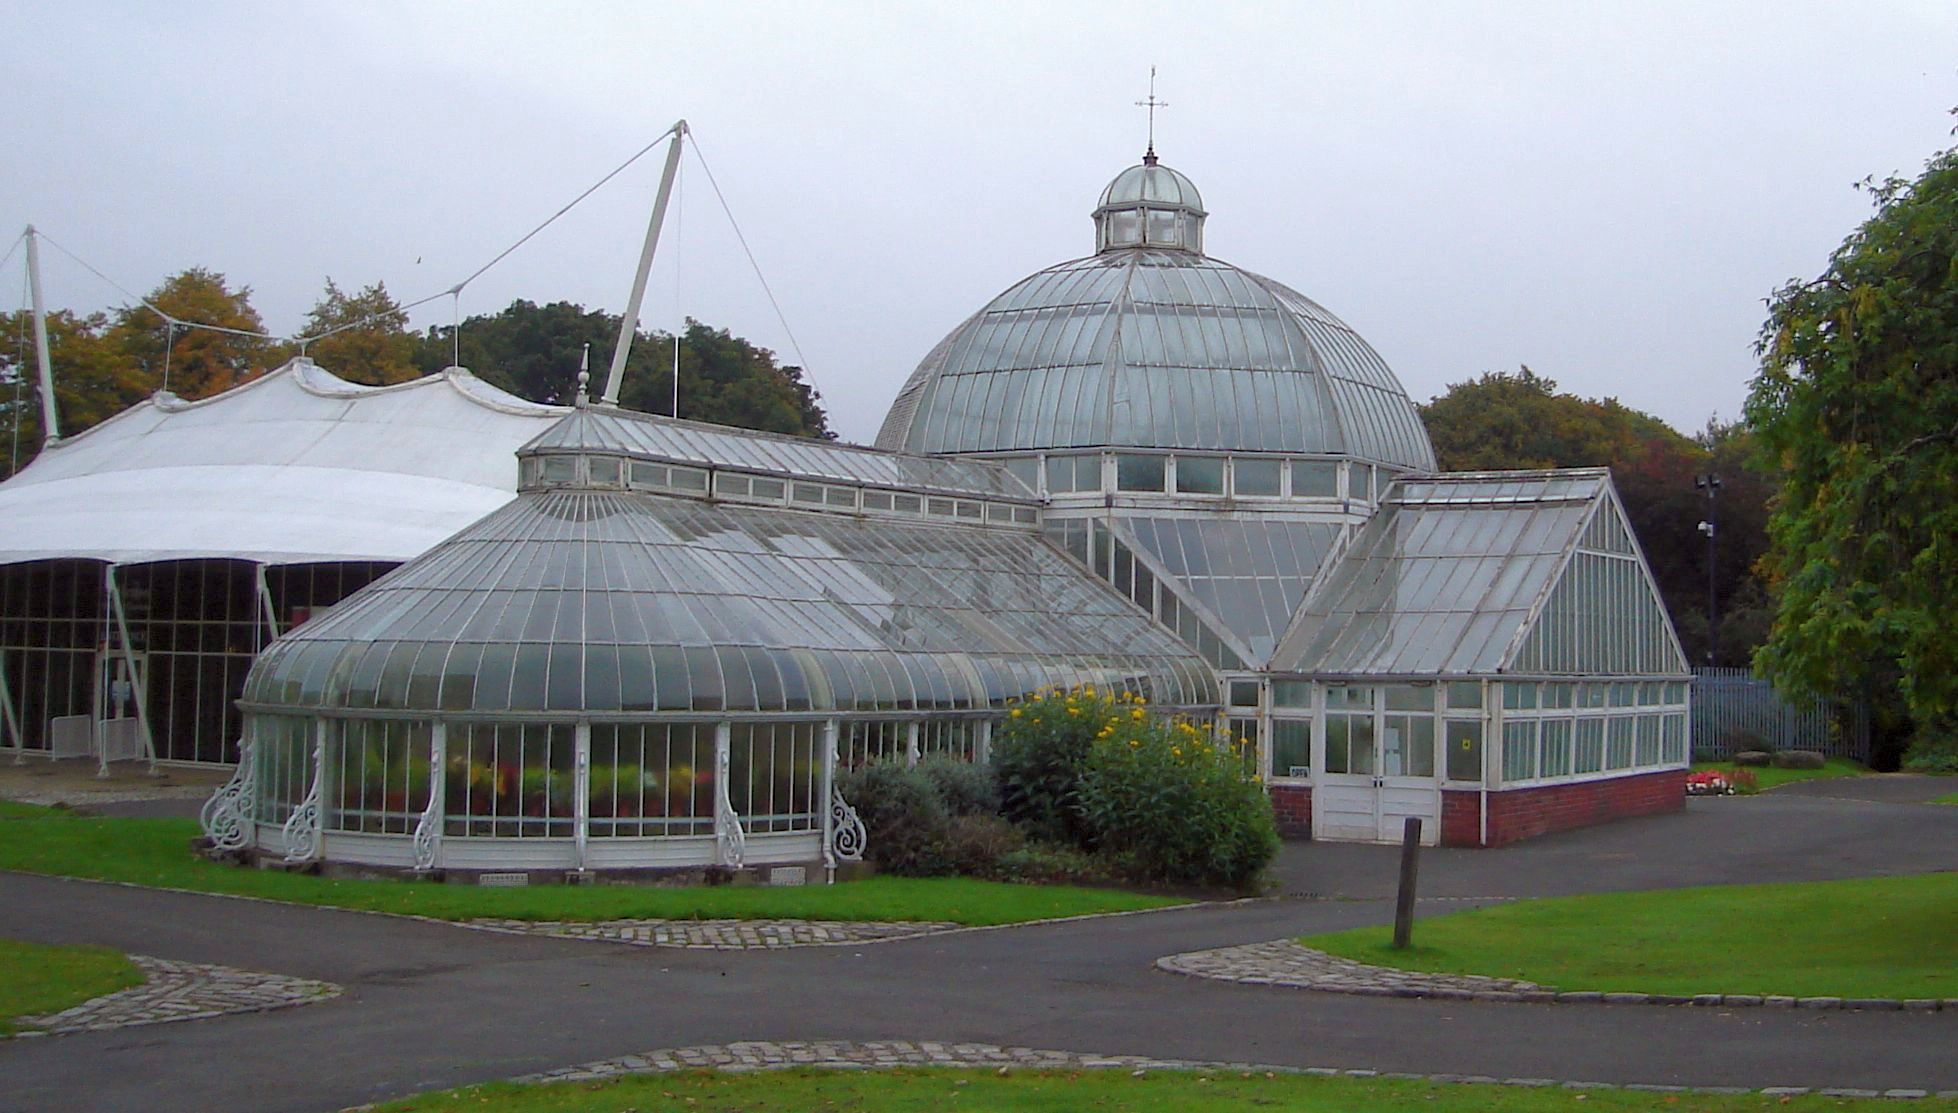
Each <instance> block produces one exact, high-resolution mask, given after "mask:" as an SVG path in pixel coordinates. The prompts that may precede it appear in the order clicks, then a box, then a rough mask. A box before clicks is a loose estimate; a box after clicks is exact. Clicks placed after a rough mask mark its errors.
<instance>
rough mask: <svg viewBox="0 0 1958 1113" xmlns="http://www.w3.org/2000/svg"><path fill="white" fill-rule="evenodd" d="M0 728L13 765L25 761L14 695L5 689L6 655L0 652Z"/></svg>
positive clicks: (24, 750)
mask: <svg viewBox="0 0 1958 1113" xmlns="http://www.w3.org/2000/svg"><path fill="white" fill-rule="evenodd" d="M0 727H5V728H6V730H7V741H8V744H9V745H11V746H12V747H13V748H14V764H15V765H20V764H23V763H24V762H26V761H27V736H26V735H24V734H22V733H21V732H20V713H19V712H18V711H16V710H14V694H13V691H12V689H10V688H8V687H7V654H6V651H5V650H0Z"/></svg>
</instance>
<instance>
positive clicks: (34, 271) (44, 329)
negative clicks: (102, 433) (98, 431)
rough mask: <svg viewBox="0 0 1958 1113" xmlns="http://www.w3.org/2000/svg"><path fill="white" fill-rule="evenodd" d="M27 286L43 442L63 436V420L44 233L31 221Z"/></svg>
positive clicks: (28, 229) (46, 443)
mask: <svg viewBox="0 0 1958 1113" xmlns="http://www.w3.org/2000/svg"><path fill="white" fill-rule="evenodd" d="M27 286H28V289H29V290H31V291H32V294H33V300H34V356H35V359H36V360H37V361H38V362H39V363H40V365H41V443H42V444H44V445H48V444H53V443H55V442H56V441H58V440H60V439H61V423H60V422H59V421H58V420H56V418H55V409H54V369H53V367H52V366H51V365H50V364H49V363H48V314H47V308H46V306H45V305H44V304H43V303H42V301H41V236H40V233H38V232H36V231H34V226H33V225H32V224H30V225H28V226H27Z"/></svg>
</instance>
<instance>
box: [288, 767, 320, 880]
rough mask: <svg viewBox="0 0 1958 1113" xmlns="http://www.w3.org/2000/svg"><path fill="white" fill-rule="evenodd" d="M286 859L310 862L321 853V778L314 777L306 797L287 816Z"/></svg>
mask: <svg viewBox="0 0 1958 1113" xmlns="http://www.w3.org/2000/svg"><path fill="white" fill-rule="evenodd" d="M285 837H286V859H285V860H286V861H287V862H310V861H312V860H313V859H315V858H317V857H319V855H320V779H319V778H318V777H314V778H313V784H312V787H311V788H308V789H307V790H306V798H305V799H304V800H301V801H300V802H299V806H298V807H296V808H294V809H292V815H290V816H288V817H287V818H286V825H285Z"/></svg>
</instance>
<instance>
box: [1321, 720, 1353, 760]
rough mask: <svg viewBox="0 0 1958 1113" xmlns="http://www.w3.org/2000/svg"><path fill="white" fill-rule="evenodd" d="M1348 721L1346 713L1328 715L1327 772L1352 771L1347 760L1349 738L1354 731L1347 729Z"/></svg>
mask: <svg viewBox="0 0 1958 1113" xmlns="http://www.w3.org/2000/svg"><path fill="white" fill-rule="evenodd" d="M1347 722H1348V720H1347V718H1346V716H1344V715H1328V716H1326V772H1328V773H1349V772H1352V770H1351V768H1350V763H1349V762H1348V761H1347V740H1348V738H1349V736H1350V735H1351V733H1352V732H1351V731H1349V730H1348V729H1347Z"/></svg>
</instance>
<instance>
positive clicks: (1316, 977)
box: [1156, 939, 1958, 1012]
mask: <svg viewBox="0 0 1958 1113" xmlns="http://www.w3.org/2000/svg"><path fill="white" fill-rule="evenodd" d="M1156 966H1157V968H1158V969H1162V970H1167V971H1168V972H1170V973H1172V974H1187V975H1189V976H1190V977H1193V978H1215V979H1217V980H1219V981H1226V982H1243V983H1245V984H1247V985H1276V986H1288V987H1291V988H1295V989H1316V990H1320V991H1322V992H1325V993H1351V994H1355V995H1358V996H1362V997H1438V998H1444V999H1452V1000H1459V1001H1525V1002H1531V1003H1537V1004H1548V1003H1553V1002H1554V1003H1559V1004H1591V1005H1597V1004H1604V1005H1709V1006H1720V1007H1723V1008H1736V1007H1739V1008H1756V1007H1764V1008H1784V1009H1795V1008H1800V1009H1862V1010H1869V1011H1887V1012H1897V1011H1903V1012H1938V1011H1940V1010H1943V1009H1950V1010H1955V1011H1958V997H1948V998H1943V999H1940V998H1936V997H1922V998H1909V999H1905V1000H1898V999H1896V998H1889V997H1776V996H1761V995H1758V994H1743V993H1699V994H1693V995H1684V994H1667V993H1601V992H1597V991H1594V990H1592V991H1560V990H1557V989H1555V988H1554V987H1550V986H1541V985H1537V984H1536V983H1534V982H1526V981H1519V980H1515V979H1509V978H1485V977H1482V976H1481V975H1478V974H1425V973H1421V972H1419V971H1413V970H1396V969H1393V968H1392V967H1387V966H1373V965H1370V964H1368V963H1364V962H1355V961H1353V960H1352V959H1347V958H1337V957H1335V956H1333V955H1329V954H1327V953H1325V952H1324V951H1315V950H1313V949H1312V948H1310V947H1307V946H1303V945H1301V944H1299V943H1296V942H1293V941H1292V940H1290V939H1277V940H1273V941H1272V942H1270V943H1252V944H1248V945H1246V946H1242V947H1220V948H1218V949H1216V950H1212V951H1189V952H1186V953H1184V954H1180V955H1170V956H1169V957H1167V958H1159V959H1157V960H1156Z"/></svg>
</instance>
